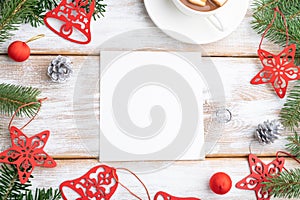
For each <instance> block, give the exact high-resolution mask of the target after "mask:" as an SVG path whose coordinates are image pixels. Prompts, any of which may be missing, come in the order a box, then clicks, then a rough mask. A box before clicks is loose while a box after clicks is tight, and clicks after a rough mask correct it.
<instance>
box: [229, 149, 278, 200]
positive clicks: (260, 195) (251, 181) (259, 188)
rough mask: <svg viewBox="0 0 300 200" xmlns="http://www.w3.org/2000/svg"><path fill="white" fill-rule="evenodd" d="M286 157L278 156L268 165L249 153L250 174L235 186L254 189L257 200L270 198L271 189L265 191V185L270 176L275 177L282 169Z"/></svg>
mask: <svg viewBox="0 0 300 200" xmlns="http://www.w3.org/2000/svg"><path fill="white" fill-rule="evenodd" d="M283 165H284V158H276V159H275V160H273V161H272V162H271V163H269V164H268V165H266V164H264V163H263V162H262V161H261V160H260V159H259V158H257V157H256V156H255V155H253V154H250V155H249V167H250V172H251V173H250V175H248V176H246V177H245V178H244V179H242V180H241V181H239V182H238V183H237V184H236V185H235V186H236V187H237V188H239V189H244V190H254V191H255V194H256V198H257V200H269V199H270V197H271V195H270V192H271V190H270V189H269V190H266V191H264V187H265V185H263V184H262V182H267V181H268V179H269V178H272V177H274V175H277V174H278V173H279V172H281V171H282V168H283Z"/></svg>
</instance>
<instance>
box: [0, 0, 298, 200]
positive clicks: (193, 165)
mask: <svg viewBox="0 0 300 200" xmlns="http://www.w3.org/2000/svg"><path fill="white" fill-rule="evenodd" d="M252 1H253V0H251V2H252ZM106 3H107V4H108V7H107V12H106V14H105V18H103V19H100V20H98V21H96V22H95V21H93V22H92V26H91V27H92V42H91V43H90V44H88V45H78V44H74V43H71V42H68V41H66V40H63V39H62V38H60V37H58V36H57V35H55V34H54V33H53V32H51V31H50V30H49V29H47V28H46V27H45V26H42V27H39V28H32V27H30V26H29V25H22V26H21V27H20V29H19V30H18V31H16V32H15V33H16V35H15V36H14V37H13V38H12V39H11V40H9V41H7V42H5V43H3V44H1V45H0V54H2V55H0V81H1V82H5V83H13V84H21V85H26V86H33V87H37V88H39V89H40V90H41V91H42V94H41V98H42V97H48V100H47V101H46V102H45V103H44V104H43V107H42V109H41V111H40V113H39V115H38V117H37V119H36V120H34V121H33V122H32V123H31V124H30V125H29V126H28V127H26V129H25V133H26V134H27V135H28V136H31V135H33V134H36V133H38V132H41V131H43V130H46V129H47V130H50V132H51V136H50V138H49V141H48V143H47V145H46V147H45V151H46V152H47V153H48V154H50V155H51V156H53V157H54V158H56V159H57V160H56V161H57V163H58V166H57V167H56V168H53V169H49V168H36V169H35V170H34V172H33V175H34V176H35V179H34V180H33V182H32V183H33V187H51V186H53V187H58V186H59V184H60V183H61V182H63V181H65V180H70V179H74V178H77V177H80V176H81V175H83V174H85V173H86V172H87V171H88V170H89V169H90V168H92V167H94V166H96V165H99V164H100V163H99V162H98V161H97V159H95V158H97V157H98V144H99V136H98V135H99V134H98V132H97V131H96V130H99V125H98V122H99V108H100V106H99V102H100V101H101V99H100V98H99V97H100V94H99V60H100V58H99V55H98V53H99V50H100V45H101V44H102V43H103V42H104V41H107V40H108V39H110V38H112V37H113V36H116V35H118V34H120V33H126V32H128V31H132V30H136V29H145V28H151V27H155V25H154V24H153V22H152V21H151V19H150V18H149V16H148V15H147V11H146V9H145V7H144V3H143V0H123V1H108V0H107V1H106ZM251 20H252V19H251V10H250V8H249V10H248V12H247V15H246V17H245V19H244V20H243V21H242V23H241V25H240V26H239V27H238V29H237V30H236V31H234V32H233V33H232V34H231V35H229V36H228V37H226V38H224V39H222V40H220V41H218V42H214V43H211V44H207V45H201V46H200V47H199V46H193V45H187V44H179V43H178V42H174V40H172V39H170V38H168V37H167V36H166V35H164V34H161V33H155V34H153V35H150V36H147V37H146V38H138V39H139V40H141V41H142V44H143V45H144V46H149V45H152V44H153V43H155V42H156V41H157V38H159V39H160V40H159V43H158V44H156V45H157V46H158V47H168V48H169V49H170V50H178V51H197V52H198V49H199V48H201V49H204V50H205V52H202V54H203V55H204V56H205V58H203V65H204V66H205V63H207V62H209V61H213V63H214V64H215V66H216V69H217V71H218V73H219V75H220V77H221V80H222V82H223V86H224V94H225V97H226V102H225V105H226V108H227V109H228V110H230V112H231V113H232V120H231V121H230V122H228V123H226V124H224V125H223V127H222V128H215V127H212V126H211V125H210V121H211V120H212V118H213V117H214V116H215V109H214V108H215V107H214V105H218V103H217V102H214V100H213V99H211V98H210V95H209V92H208V91H209V90H207V89H206V90H204V91H205V92H204V97H205V103H204V125H205V130H206V137H207V140H208V139H209V138H211V137H212V136H214V137H217V138H218V142H217V143H216V144H215V146H214V148H213V149H212V150H211V151H210V153H209V154H208V155H207V157H208V158H207V159H206V160H205V161H180V162H175V163H170V162H167V161H164V162H123V163H122V162H120V163H118V162H115V163H108V164H109V165H111V166H114V167H126V168H129V169H131V170H132V171H134V172H140V173H138V175H139V176H140V177H141V179H142V180H143V181H144V182H145V184H146V185H147V187H148V189H149V191H150V194H151V196H152V197H153V196H154V194H155V193H156V192H157V191H159V190H163V191H166V192H168V193H170V194H173V195H176V196H195V197H200V198H201V199H204V200H215V199H224V200H226V199H228V200H233V199H243V200H254V199H255V194H254V192H253V191H245V190H238V189H236V188H235V187H233V188H232V190H231V191H230V192H229V193H228V194H226V195H224V196H218V195H215V194H213V193H212V192H211V191H210V189H209V186H208V182H209V178H210V177H211V176H212V175H213V173H215V172H219V171H223V172H226V173H228V174H229V175H230V176H231V178H232V180H233V184H235V183H236V182H237V181H238V180H240V179H242V178H244V177H245V176H246V175H248V174H249V167H248V162H247V159H246V156H247V155H248V154H249V146H250V144H251V151H252V153H255V154H257V155H259V156H261V157H263V156H270V157H269V158H262V160H263V161H265V162H266V163H268V162H270V161H272V160H273V159H274V155H275V152H276V151H277V150H279V149H284V145H285V144H286V141H285V139H284V138H285V136H287V135H289V134H290V133H288V132H285V133H283V137H282V138H281V139H280V140H277V141H276V142H275V143H274V144H272V145H266V146H261V145H259V144H258V143H257V142H252V141H254V140H255V139H254V137H253V133H254V132H255V129H256V127H257V125H258V124H259V123H262V122H263V121H265V120H268V119H270V120H272V119H276V118H278V114H279V112H280V109H281V107H282V105H283V103H284V102H285V100H284V99H283V100H280V99H279V98H277V96H276V95H275V92H274V91H273V89H272V87H271V85H260V86H253V85H250V83H249V82H250V80H251V78H252V77H253V76H254V75H255V74H256V73H257V72H258V71H259V70H260V69H261V65H260V63H259V60H258V59H257V54H256V51H257V47H258V43H259V41H260V36H259V35H257V34H256V33H255V32H254V31H253V30H252V29H251V24H250V22H251ZM41 33H45V34H46V37H45V38H43V39H40V40H38V41H35V42H32V43H30V47H31V50H32V55H33V56H31V57H30V59H29V60H28V61H27V62H24V63H15V62H12V61H11V60H10V59H9V58H8V57H7V56H6V55H5V54H6V49H7V46H8V45H9V43H10V42H11V41H14V40H22V41H25V40H27V39H29V38H31V37H32V36H34V35H37V34H41ZM125 39H126V38H125ZM264 45H265V48H266V49H267V50H268V51H270V52H277V51H279V50H280V49H281V48H280V47H278V46H277V45H274V44H271V43H269V42H268V41H267V40H266V41H265V43H264ZM111 49H112V50H124V49H126V48H124V47H123V48H120V45H119V44H118V43H116V44H114V45H113V46H112V48H111ZM58 54H65V55H68V56H70V58H71V59H72V61H73V64H74V74H73V77H72V79H71V80H70V81H69V82H67V83H64V84H57V83H53V82H51V81H50V79H49V78H48V77H47V75H46V71H47V67H48V65H49V63H50V61H51V60H52V59H53V58H55V56H56V55H58ZM87 55H88V56H87ZM210 56H211V58H210ZM207 78H209V79H213V80H215V79H216V78H215V77H214V76H213V75H212V76H211V77H207ZM291 85H293V83H292V84H291ZM8 121H9V118H8V117H5V118H3V119H2V120H1V124H0V127H1V128H2V129H1V134H0V150H1V151H2V150H4V149H6V148H8V147H9V146H10V140H9V134H8V130H7V128H6V127H7V124H8ZM26 122H27V119H17V120H16V121H15V122H14V124H15V125H16V126H21V125H23V124H24V123H26ZM209 131H211V132H212V134H213V135H212V134H211V133H209ZM208 133H209V134H208ZM92 158H93V159H92ZM286 167H287V168H293V167H298V166H297V165H296V163H295V162H294V161H292V160H290V159H288V160H287V163H286ZM150 169H151V170H154V169H155V170H154V171H151V172H149V170H150ZM145 171H148V172H147V173H146V172H145ZM142 172H144V173H142ZM119 176H120V178H121V179H120V180H121V181H122V183H124V184H125V185H126V186H127V187H128V188H130V189H131V190H132V191H134V192H135V193H136V194H138V196H140V197H141V198H142V199H143V200H144V199H145V200H146V196H145V192H144V190H143V188H142V187H141V185H140V184H139V183H138V182H137V181H136V180H135V179H134V178H133V177H132V176H130V175H128V174H126V173H122V172H119ZM73 199H75V197H74V198H73ZM113 199H116V200H133V199H134V197H132V196H130V195H129V194H128V192H127V191H126V190H125V189H123V188H122V187H119V188H118V190H117V192H116V194H115V195H114V197H113Z"/></svg>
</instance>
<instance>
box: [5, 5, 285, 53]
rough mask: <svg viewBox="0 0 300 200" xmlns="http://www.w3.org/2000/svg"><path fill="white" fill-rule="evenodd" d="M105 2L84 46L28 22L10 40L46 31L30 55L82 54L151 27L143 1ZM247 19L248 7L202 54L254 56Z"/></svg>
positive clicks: (273, 48)
mask: <svg viewBox="0 0 300 200" xmlns="http://www.w3.org/2000/svg"><path fill="white" fill-rule="evenodd" d="M251 1H252V0H251ZM106 3H107V5H108V6H107V12H106V13H105V18H103V19H100V20H97V21H93V22H92V23H91V27H92V28H91V31H92V42H91V43H90V44H88V45H79V44H75V43H71V42H69V41H66V40H64V39H62V38H60V37H59V36H57V35H56V34H54V33H53V32H51V31H50V30H49V29H48V28H47V27H45V26H41V27H39V28H32V27H30V25H22V26H21V27H20V29H19V30H18V31H16V32H15V36H14V37H13V38H12V39H11V41H14V40H21V41H26V40H27V39H29V38H31V37H32V36H35V35H37V34H41V33H44V34H46V38H43V39H40V40H39V41H36V42H32V43H30V46H31V49H32V53H33V54H76V55H78V54H81V55H82V54H90V53H91V52H92V53H93V54H97V52H98V51H99V46H100V45H101V44H102V43H103V42H104V41H106V40H108V39H109V38H112V37H113V36H116V35H118V34H121V33H125V32H128V31H132V30H136V29H144V28H149V27H155V25H154V24H153V22H152V21H151V19H150V18H149V16H148V14H147V11H146V9H145V7H144V3H143V0H123V1H122V2H121V3H120V2H119V1H106ZM250 22H251V10H250V9H249V11H248V13H247V15H246V17H245V19H244V20H243V22H242V23H241V25H240V26H239V27H238V29H237V30H236V31H234V32H233V33H232V34H231V35H229V36H228V37H226V38H224V39H222V40H220V41H217V42H214V43H211V44H207V45H202V48H204V49H205V51H206V55H210V56H256V55H257V54H256V51H257V48H258V43H259V41H260V36H259V35H257V34H256V33H255V32H254V31H253V30H252V29H251V25H250ZM24 33H25V34H24ZM158 37H160V38H161V42H162V43H161V44H160V45H161V46H169V47H172V42H171V41H172V40H169V39H168V37H167V36H166V35H164V34H160V35H159V36H158ZM141 41H143V40H141ZM148 41H149V42H150V43H151V38H150V39H149V38H148ZM9 43H10V41H7V42H6V43H3V44H2V45H1V46H0V52H1V53H5V52H6V49H7V46H8V45H9ZM49 44H52V46H51V48H49ZM264 44H265V45H266V47H268V51H270V52H276V51H278V50H279V49H280V48H279V47H278V46H277V45H273V44H271V43H268V42H267V40H266V43H264ZM181 48H182V49H185V50H191V47H190V46H189V45H184V44H181ZM194 48H196V47H194Z"/></svg>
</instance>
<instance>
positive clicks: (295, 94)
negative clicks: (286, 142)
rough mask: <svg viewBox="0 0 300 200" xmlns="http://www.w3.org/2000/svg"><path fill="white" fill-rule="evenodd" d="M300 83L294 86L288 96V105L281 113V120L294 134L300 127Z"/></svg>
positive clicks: (286, 104) (284, 106) (285, 105)
mask: <svg viewBox="0 0 300 200" xmlns="http://www.w3.org/2000/svg"><path fill="white" fill-rule="evenodd" d="M299 83H300V82H299V81H298V85H296V86H294V87H293V89H292V90H291V91H290V92H289V94H288V96H287V100H286V103H285V104H284V105H283V108H282V109H281V112H280V119H281V122H282V124H283V125H284V127H286V128H289V129H290V130H292V131H293V132H295V129H296V128H298V127H299V121H300V84H299Z"/></svg>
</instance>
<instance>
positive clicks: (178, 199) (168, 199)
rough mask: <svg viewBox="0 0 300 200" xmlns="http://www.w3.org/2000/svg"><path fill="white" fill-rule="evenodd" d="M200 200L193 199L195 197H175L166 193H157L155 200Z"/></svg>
mask: <svg viewBox="0 0 300 200" xmlns="http://www.w3.org/2000/svg"><path fill="white" fill-rule="evenodd" d="M158 199H162V200H200V199H198V198H193V197H174V196H172V195H170V194H168V193H166V192H162V191H160V192H157V193H156V195H155V196H154V200H158Z"/></svg>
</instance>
